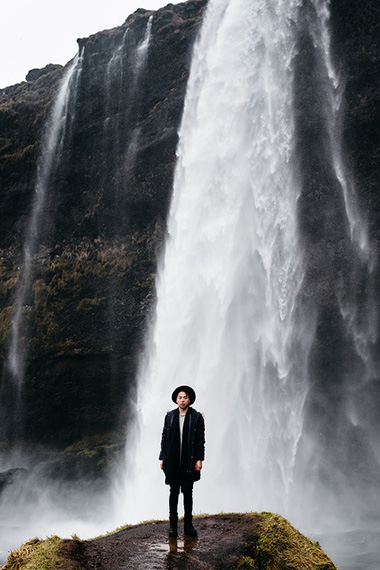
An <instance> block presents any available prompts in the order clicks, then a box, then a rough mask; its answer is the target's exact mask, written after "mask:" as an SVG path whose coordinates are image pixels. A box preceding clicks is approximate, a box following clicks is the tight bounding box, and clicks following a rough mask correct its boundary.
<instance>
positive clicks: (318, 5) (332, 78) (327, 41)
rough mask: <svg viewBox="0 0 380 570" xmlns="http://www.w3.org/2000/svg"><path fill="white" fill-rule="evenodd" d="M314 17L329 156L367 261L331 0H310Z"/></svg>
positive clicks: (352, 231) (352, 232) (365, 230)
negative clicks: (345, 141) (347, 150)
mask: <svg viewBox="0 0 380 570" xmlns="http://www.w3.org/2000/svg"><path fill="white" fill-rule="evenodd" d="M313 4H314V6H315V11H316V18H315V26H314V27H312V30H311V31H312V36H313V41H314V46H315V47H316V48H317V49H318V50H319V52H320V56H321V57H320V61H321V63H322V66H323V67H324V71H325V74H326V79H327V82H326V84H327V92H326V101H325V105H324V108H325V111H326V117H325V119H326V127H327V132H328V135H329V139H330V149H329V155H330V157H331V163H332V166H333V169H334V172H335V176H336V179H337V180H338V182H339V184H340V187H341V190H342V195H343V200H344V205H345V210H346V215H347V219H348V222H349V225H350V235H351V240H352V241H353V243H354V244H355V245H356V246H357V247H358V250H359V252H360V254H361V256H362V257H363V258H364V259H366V260H368V261H370V263H372V262H371V260H369V256H370V248H369V240H368V227H367V222H366V220H365V219H363V215H362V214H361V212H360V211H359V206H358V203H357V197H356V191H355V183H354V180H353V177H352V174H351V173H350V172H349V169H348V168H347V165H346V164H345V161H344V158H343V148H342V124H341V121H342V102H343V94H344V88H345V82H344V80H343V79H342V78H341V77H340V74H339V73H338V72H337V70H336V68H335V66H334V63H333V56H332V48H331V30H330V9H329V5H330V1H329V0H313Z"/></svg>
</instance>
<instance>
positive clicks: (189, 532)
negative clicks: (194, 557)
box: [184, 518, 198, 538]
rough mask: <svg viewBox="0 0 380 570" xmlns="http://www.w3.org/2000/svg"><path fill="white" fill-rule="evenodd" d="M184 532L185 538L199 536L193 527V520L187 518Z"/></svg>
mask: <svg viewBox="0 0 380 570" xmlns="http://www.w3.org/2000/svg"><path fill="white" fill-rule="evenodd" d="M184 532H185V536H192V537H194V538H195V537H197V536H198V533H197V531H196V529H195V528H194V527H193V520H192V518H186V519H185V528H184Z"/></svg>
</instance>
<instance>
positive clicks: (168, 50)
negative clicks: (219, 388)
mask: <svg viewBox="0 0 380 570" xmlns="http://www.w3.org/2000/svg"><path fill="white" fill-rule="evenodd" d="M205 5H206V1H205V0H193V1H190V2H187V3H184V4H177V5H171V4H169V5H168V6H167V7H166V8H163V9H161V10H159V11H157V12H150V11H146V10H143V9H140V10H138V11H137V12H135V13H134V14H132V15H131V16H130V17H129V18H128V19H127V20H126V22H125V23H124V24H123V25H122V26H120V27H118V28H115V29H113V30H109V31H105V32H101V33H98V34H96V35H94V36H91V37H89V38H86V39H81V40H78V44H79V52H80V54H81V56H82V59H83V61H82V68H81V75H80V78H79V79H78V84H77V88H76V92H75V93H73V94H70V98H71V99H70V101H69V103H68V104H69V105H71V106H70V107H69V120H68V121H67V126H66V129H67V132H66V134H65V138H64V140H63V142H62V147H61V148H60V151H59V156H58V159H57V160H56V162H57V164H56V165H55V167H54V168H55V170H54V173H53V174H52V176H53V179H52V181H51V184H50V187H49V190H48V192H47V197H46V201H45V203H44V204H43V213H42V215H41V216H42V217H41V223H40V224H39V226H40V227H39V228H38V232H39V233H38V239H37V243H36V251H35V252H34V259H33V267H32V278H31V282H30V284H29V291H28V293H27V299H26V300H25V301H24V303H23V305H24V306H23V325H22V326H23V329H22V333H21V337H22V338H21V341H22V343H23V346H24V350H25V352H26V353H27V358H26V370H25V374H24V376H25V382H24V386H23V394H22V400H23V403H22V409H23V411H22V415H23V418H22V419H20V418H16V422H18V423H19V424H20V422H21V423H22V429H21V431H22V436H21V437H22V439H24V442H25V443H26V445H27V446H31V448H33V445H34V444H37V442H38V445H43V446H47V447H49V448H50V449H57V450H61V451H63V450H66V453H65V460H64V462H63V465H66V466H67V468H68V474H69V476H70V477H72V476H74V475H76V474H77V473H78V471H79V472H83V471H85V472H88V469H90V471H91V461H90V462H89V461H88V460H87V459H86V457H87V458H88V456H89V454H88V451H89V449H91V450H92V452H93V453H92V457H93V459H94V461H92V471H94V472H96V473H97V474H98V475H99V474H100V473H101V472H102V467H104V465H105V463H107V461H108V460H109V457H108V455H107V461H105V460H104V449H107V450H108V452H107V453H108V454H109V453H111V454H112V453H114V452H115V451H117V449H118V445H119V444H120V445H122V444H123V442H124V440H125V428H126V413H125V411H126V410H128V404H127V401H128V398H133V397H134V385H135V373H136V363H137V359H138V353H139V349H140V348H141V344H142V339H143V336H144V330H145V328H146V324H147V319H148V318H149V314H150V309H151V306H152V301H153V300H154V277H155V271H156V262H157V256H158V255H159V252H160V248H161V246H162V241H163V237H164V234H165V219H166V214H167V211H168V205H169V202H170V195H171V187H172V180H173V172H174V164H175V160H176V156H175V153H176V145H177V138H178V135H177V132H178V128H179V123H180V120H181V115H182V109H183V102H184V96H185V89H186V81H187V77H188V73H189V66H190V61H191V53H192V46H193V42H194V39H195V35H196V31H197V29H198V27H199V25H200V23H201V19H202V13H203V9H204V7H205ZM148 32H150V37H149V38H148ZM148 40H149V46H148V45H147V42H148ZM144 42H145V43H144ZM71 65H72V62H70V63H69V64H68V65H67V66H66V67H65V68H62V67H61V66H53V65H49V66H47V67H46V68H44V69H43V70H32V71H31V72H30V73H29V74H28V77H27V80H28V81H27V82H25V83H21V84H19V85H15V86H13V87H9V88H6V89H3V90H2V91H0V129H1V138H0V187H1V201H0V202H1V204H0V257H1V259H0V265H1V274H0V290H1V293H2V294H1V301H0V314H1V327H0V358H1V361H2V364H3V365H4V363H6V358H7V351H8V350H9V343H10V337H11V318H12V303H14V298H15V297H14V296H15V293H16V292H17V287H18V284H19V283H20V275H22V272H23V264H24V262H25V259H24V252H23V247H24V242H25V239H26V237H25V236H26V234H27V231H28V224H29V223H30V216H31V210H32V208H33V200H34V195H35V191H34V190H35V184H36V175H37V165H38V161H39V159H40V156H41V153H43V152H45V150H44V147H43V144H44V143H43V133H44V128H45V127H44V125H45V124H46V121H47V119H48V117H49V113H51V110H52V105H53V102H54V99H55V97H56V94H57V92H58V89H59V86H60V82H61V81H62V78H63V77H64V76H65V73H67V70H68V69H69V67H70V66H71ZM69 131H70V132H69ZM7 376H9V374H8V372H7V367H6V365H5V367H4V372H3V383H2V401H4V400H8V401H9V402H12V386H11V384H12V381H11V379H9V380H8V382H7ZM47 402H48V405H47ZM10 408H13V406H10ZM14 413H15V412H14V409H10V410H4V408H3V409H2V425H3V428H2V429H1V430H0V432H1V433H2V437H1V439H2V441H1V447H2V449H3V450H5V451H6V449H7V447H12V445H13V444H14V443H15V440H17V438H20V430H19V429H14V427H12V426H13V423H15V422H14V418H13V417H12V414H14ZM19 420H20V421H19ZM4 426H8V428H6V427H4ZM73 446H74V447H73ZM102 450H103V451H102ZM70 465H71V468H69V466H70Z"/></svg>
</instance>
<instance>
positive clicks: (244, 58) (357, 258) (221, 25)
mask: <svg viewBox="0 0 380 570" xmlns="http://www.w3.org/2000/svg"><path fill="white" fill-rule="evenodd" d="M329 18H330V12H329V2H328V1H326V2H324V1H322V0H316V1H315V2H313V3H311V4H305V3H302V2H299V1H296V0H291V1H288V2H276V3H273V2H270V1H267V0H256V1H255V2H251V1H248V0H239V1H236V2H228V1H227V0H224V1H222V0H219V1H217V0H214V1H213V0H210V2H209V4H208V7H207V11H206V16H205V19H204V22H203V25H202V29H201V32H200V35H199V37H198V40H197V42H196V44H195V47H194V52H193V59H192V67H191V73H190V77H189V82H188V87H187V93H186V99H185V108H184V114H183V120H182V125H181V129H180V133H179V135H180V137H179V146H178V151H177V154H178V160H177V166H176V172H175V180H174V187H173V197H172V204H171V209H170V215H169V218H168V237H167V241H166V247H165V252H164V254H163V257H162V259H161V261H160V264H159V268H158V274H157V278H156V288H157V306H156V314H155V317H154V320H153V322H152V324H151V327H150V330H149V331H148V333H147V339H146V346H145V351H144V354H143V356H142V360H141V366H140V372H139V392H138V399H137V414H138V417H139V426H138V429H137V430H136V432H135V433H134V434H130V435H129V438H128V440H127V452H126V467H125V471H126V473H127V488H126V501H125V502H126V511H127V513H126V518H127V520H130V521H132V522H133V521H139V520H143V519H151V518H156V517H162V518H167V516H168V514H167V513H168V509H167V492H166V490H165V488H164V484H163V475H162V472H161V471H160V469H159V467H158V460H157V457H158V452H159V444H160V436H161V430H162V424H163V416H164V414H165V412H166V411H167V410H168V409H171V408H173V407H174V406H173V403H172V402H171V400H170V395H171V392H172V390H173V389H174V388H175V387H176V386H177V385H180V384H189V385H191V386H193V387H194V389H195V390H196V392H197V401H196V403H195V407H196V408H197V409H199V410H201V411H203V412H204V416H205V421H206V461H205V463H204V469H203V472H202V480H201V482H200V483H199V484H197V485H196V490H195V507H194V508H195V512H198V513H199V512H209V513H215V512H221V511H250V510H254V511H259V510H273V511H276V512H280V513H281V514H283V515H285V516H286V517H288V518H290V520H291V521H293V522H294V523H295V524H297V525H299V526H300V527H301V528H303V529H304V531H305V532H309V533H314V534H316V533H318V532H320V533H323V532H326V530H327V529H335V530H337V529H340V530H342V529H344V530H347V529H352V528H359V529H365V528H366V525H367V524H368V523H367V522H366V521H368V520H370V521H373V522H374V523H375V521H378V518H377V514H376V513H377V510H378V509H377V504H378V503H377V499H375V497H376V496H377V494H378V474H379V457H380V454H379V447H378V441H377V439H376V434H377V430H376V426H378V425H379V415H378V413H377V411H376V409H375V406H374V405H373V404H371V403H370V402H371V401H376V399H377V398H378V388H377V385H378V373H377V372H376V364H377V362H378V356H376V351H375V346H376V344H375V343H376V342H377V330H378V316H377V308H376V305H375V302H374V299H375V295H374V291H375V288H374V283H373V266H374V262H373V254H372V253H371V244H370V242H369V235H368V230H367V224H366V219H365V215H364V214H363V212H362V211H361V209H360V205H359V201H358V197H357V193H356V188H355V183H354V179H353V176H352V174H351V172H350V169H349V168H348V165H347V163H346V160H345V157H344V152H343V151H344V147H343V142H342V133H343V129H342V107H343V97H344V78H342V77H340V76H339V74H338V72H337V71H336V69H335V67H334V62H333V55H332V48H331V37H330V34H331V32H330V28H329ZM305 21H306V35H308V36H309V37H310V38H311V40H312V42H311V45H312V50H314V51H313V52H312V56H311V58H310V60H305V61H303V64H302V65H301V68H302V69H303V71H305V66H306V67H307V65H309V64H310V63H311V64H312V65H313V66H315V68H313V69H312V71H311V72H310V73H309V75H308V78H307V79H306V88H309V89H312V90H315V91H316V96H315V97H314V98H313V99H312V101H313V102H315V108H314V109H312V110H313V111H315V116H313V117H312V118H311V121H312V125H313V127H312V128H311V130H309V131H308V130H307V128H308V127H307V126H306V127H305V130H304V132H303V135H305V133H306V138H305V137H304V138H303V139H302V141H303V142H306V145H305V148H302V149H300V143H299V139H297V137H299V136H300V133H299V132H298V130H297V129H299V123H297V118H296V113H295V108H297V105H300V104H301V105H302V104H303V102H301V103H300V102H299V101H295V100H294V97H295V96H296V94H297V85H296V84H295V82H296V71H297V73H299V72H300V71H299V69H298V68H297V66H299V57H301V58H302V57H305V55H304V53H301V52H300V53H298V48H299V46H300V44H299V39H300V35H301V34H302V33H305V28H303V26H304V25H305ZM309 53H310V52H309ZM296 68H297V69H296ZM306 71H307V69H306ZM307 81H310V85H309V84H308V83H307ZM298 108H299V107H298ZM303 119H304V120H305V115H303ZM313 121H314V122H313ZM315 129H318V131H317V132H318V139H317V142H316V143H315V144H314V140H313V141H312V142H313V144H310V143H311V138H310V137H313V134H314V133H315V132H316V130H315ZM307 137H309V139H308V138H307ZM308 145H309V146H310V148H308ZM313 145H314V146H313ZM310 149H315V150H316V153H317V155H318V156H316V157H314V156H309V155H310V153H311V152H312V151H311V150H310ZM301 155H302V157H303V158H304V157H305V155H306V156H308V161H306V169H305V162H304V163H302V164H301ZM310 165H311V166H312V169H311V170H312V175H313V180H312V181H311V182H310V184H311V186H308V187H307V191H306V190H305V186H307V184H308V183H309V180H307V181H306V182H305V177H308V176H309V171H308V166H310ZM313 184H314V185H315V186H313ZM319 184H322V187H323V191H324V192H325V194H324V195H323V196H324V197H325V202H324V203H323V206H321V207H320V211H318V213H317V215H315V216H314V218H312V220H313V222H312V223H310V220H307V221H306V222H305V220H303V219H301V218H300V216H301V215H302V213H303V212H304V211H306V212H307V213H308V214H309V215H310V214H311V209H312V208H313V205H314V204H315V205H317V206H318V203H317V201H318V192H319ZM310 188H312V189H313V190H314V192H313V190H311V191H310ZM308 192H309V193H308ZM310 194H312V196H311V199H310ZM301 197H302V199H303V205H302V207H300V202H301V200H300V198H301ZM316 197H317V199H316ZM307 200H309V201H310V203H309V205H308V206H307V207H306V210H305V209H304V208H305V206H304V203H305V201H307ZM314 200H315V202H314ZM308 208H309V209H308ZM300 220H301V222H302V224H303V227H302V229H301V228H299V222H300ZM308 223H310V227H308V226H307V224H308ZM318 223H320V224H321V228H320V231H318V232H317V233H318V235H316V236H312V237H310V234H309V236H307V232H313V229H314V228H315V227H316V226H315V225H316V224H318ZM335 228H337V229H336V230H335ZM329 231H330V232H331V235H330V234H329ZM330 248H331V250H330ZM334 256H335V257H334ZM363 481H365V483H364V484H363ZM148 490H149V497H152V496H154V501H153V502H152V501H150V500H147V499H146V498H145V497H146V496H147V495H148ZM363 532H365V531H363ZM361 536H362V535H361ZM334 540H336V544H335V546H333V547H331V550H332V551H338V550H339V548H337V547H336V545H337V544H338V543H340V544H341V545H342V544H343V542H344V541H346V540H347V538H343V537H342V535H340V536H339V538H338V539H336V538H334ZM348 540H349V536H348ZM350 557H351V558H352V556H351V555H350Z"/></svg>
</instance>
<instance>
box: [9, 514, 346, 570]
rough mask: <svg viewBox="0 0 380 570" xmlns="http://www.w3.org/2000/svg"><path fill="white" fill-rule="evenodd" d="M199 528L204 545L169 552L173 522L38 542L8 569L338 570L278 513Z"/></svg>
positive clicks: (206, 522)
mask: <svg viewBox="0 0 380 570" xmlns="http://www.w3.org/2000/svg"><path fill="white" fill-rule="evenodd" d="M196 525H197V527H198V529H199V530H200V531H201V536H204V538H203V539H201V541H200V542H199V544H197V543H196V542H195V543H194V544H191V545H190V547H188V548H187V549H186V547H185V551H184V552H180V551H179V550H178V551H177V547H176V549H175V551H173V548H172V547H173V545H169V546H170V549H169V550H170V552H168V553H167V554H165V553H164V552H163V549H162V547H163V545H164V544H165V541H166V540H167V537H166V532H167V523H165V522H160V521H158V522H157V521H156V522H152V521H150V522H147V523H143V524H141V525H136V526H129V525H127V526H125V527H122V528H120V529H118V530H117V531H115V532H113V533H109V534H107V535H105V536H103V537H99V538H96V539H93V540H91V541H80V540H79V539H78V538H77V537H73V538H72V540H61V539H60V538H58V537H57V536H53V537H51V538H47V539H46V540H39V539H37V538H35V539H33V540H31V541H29V542H27V543H26V544H24V545H23V546H21V547H20V549H19V550H17V551H15V552H12V553H11V554H10V555H9V558H8V561H7V563H6V564H5V566H3V568H2V570H50V569H57V570H63V569H64V570H68V569H70V570H81V569H83V568H86V569H88V570H93V569H95V568H99V567H102V568H103V567H104V568H107V569H108V568H112V569H113V570H117V569H118V568H119V567H120V568H121V567H123V568H124V567H126V566H125V562H128V563H129V564H131V566H130V567H131V568H132V567H136V568H137V567H138V568H149V567H150V566H149V564H152V563H153V562H154V563H155V565H154V567H157V568H158V567H160V565H162V568H168V567H169V566H170V569H171V570H188V569H190V568H191V569H194V570H196V569H198V568H208V569H218V570H220V569H222V570H229V569H231V570H232V569H233V568H236V569H238V570H336V567H335V566H334V564H333V563H332V562H331V560H330V559H329V558H328V556H327V555H326V554H325V553H324V552H323V551H322V550H321V548H320V546H319V544H318V543H316V542H313V541H312V540H310V539H308V538H307V537H305V536H303V535H302V534H301V533H300V532H299V531H298V530H296V529H295V528H294V527H293V526H292V525H291V524H290V523H289V522H288V521H287V520H286V519H284V518H283V517H281V516H280V515H277V514H272V513H261V514H258V513H250V514H244V515H239V514H234V515H228V514H226V515H215V516H209V515H206V516H203V517H196ZM203 527H204V528H203ZM235 534H236V536H237V539H238V542H236V540H235V538H236V537H234V535H235ZM139 549H140V551H139ZM126 550H128V552H127V554H126ZM239 552H240V554H239ZM154 556H156V558H157V560H156V558H154ZM152 557H153V558H154V560H153V558H152ZM166 562H168V563H169V562H170V564H169V566H167V565H166ZM136 563H137V566H133V564H136Z"/></svg>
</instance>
